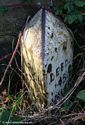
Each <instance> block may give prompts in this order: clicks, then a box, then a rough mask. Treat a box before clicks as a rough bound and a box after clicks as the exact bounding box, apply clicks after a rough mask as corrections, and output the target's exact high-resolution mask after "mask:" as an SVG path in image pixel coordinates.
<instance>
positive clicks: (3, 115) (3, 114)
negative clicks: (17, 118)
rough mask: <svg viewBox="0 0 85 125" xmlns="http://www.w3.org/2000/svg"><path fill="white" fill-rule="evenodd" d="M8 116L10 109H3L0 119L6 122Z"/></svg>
mask: <svg viewBox="0 0 85 125" xmlns="http://www.w3.org/2000/svg"><path fill="white" fill-rule="evenodd" d="M9 116H10V111H9V110H3V111H2V112H1V114H0V121H1V122H3V121H4V122H7V121H8V119H9Z"/></svg>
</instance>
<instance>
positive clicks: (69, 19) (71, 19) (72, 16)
mask: <svg viewBox="0 0 85 125" xmlns="http://www.w3.org/2000/svg"><path fill="white" fill-rule="evenodd" d="M76 19H77V17H76V15H75V14H69V15H67V16H66V17H65V19H64V21H65V22H68V23H69V24H72V23H73V22H74V21H75V20H76Z"/></svg>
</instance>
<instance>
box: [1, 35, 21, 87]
mask: <svg viewBox="0 0 85 125" xmlns="http://www.w3.org/2000/svg"><path fill="white" fill-rule="evenodd" d="M21 36H22V34H21V33H20V34H19V39H18V41H17V44H16V47H15V49H14V52H13V54H12V57H11V59H10V61H9V64H8V65H7V67H6V69H5V72H4V75H3V77H2V79H1V81H0V86H1V85H2V83H3V81H4V78H5V76H6V74H7V72H8V69H9V67H10V66H11V64H12V61H13V59H14V57H15V55H16V52H17V49H18V47H19V44H20V41H21Z"/></svg>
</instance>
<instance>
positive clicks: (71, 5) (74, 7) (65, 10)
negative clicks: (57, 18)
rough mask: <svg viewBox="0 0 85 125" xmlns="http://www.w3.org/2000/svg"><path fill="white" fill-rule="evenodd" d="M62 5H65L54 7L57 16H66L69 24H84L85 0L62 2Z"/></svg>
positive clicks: (63, 0)
mask: <svg viewBox="0 0 85 125" xmlns="http://www.w3.org/2000/svg"><path fill="white" fill-rule="evenodd" d="M61 3H63V5H59V6H55V5H54V11H55V14H56V15H62V16H64V21H65V22H67V23H69V24H72V23H74V22H82V20H83V15H82V11H83V10H84V7H85V1H84V0H62V1H61Z"/></svg>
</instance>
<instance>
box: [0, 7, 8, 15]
mask: <svg viewBox="0 0 85 125" xmlns="http://www.w3.org/2000/svg"><path fill="white" fill-rule="evenodd" d="M7 11H8V8H7V7H5V6H0V13H2V14H4V13H6V12H7Z"/></svg>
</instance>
